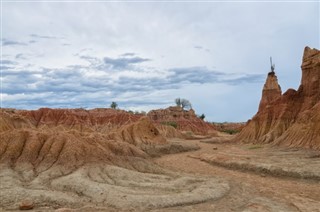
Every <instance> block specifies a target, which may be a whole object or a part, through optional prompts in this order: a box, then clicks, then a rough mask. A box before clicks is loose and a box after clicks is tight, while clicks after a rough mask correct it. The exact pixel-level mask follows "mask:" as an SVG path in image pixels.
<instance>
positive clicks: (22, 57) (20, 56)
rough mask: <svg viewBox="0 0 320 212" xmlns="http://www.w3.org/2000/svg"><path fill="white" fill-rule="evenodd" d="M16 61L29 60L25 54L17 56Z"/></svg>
mask: <svg viewBox="0 0 320 212" xmlns="http://www.w3.org/2000/svg"><path fill="white" fill-rule="evenodd" d="M15 59H21V60H25V59H27V58H26V57H25V55H24V54H22V53H19V54H16V56H15Z"/></svg>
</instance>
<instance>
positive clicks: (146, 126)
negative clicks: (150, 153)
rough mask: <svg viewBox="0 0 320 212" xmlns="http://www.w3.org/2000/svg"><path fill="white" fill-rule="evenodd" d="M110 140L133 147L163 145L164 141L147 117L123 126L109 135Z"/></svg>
mask: <svg viewBox="0 0 320 212" xmlns="http://www.w3.org/2000/svg"><path fill="white" fill-rule="evenodd" d="M110 138H112V139H115V140H119V141H125V142H128V143H131V144H134V145H136V146H137V145H142V144H165V143H167V141H166V139H165V138H164V137H163V136H162V135H161V134H160V132H159V130H158V129H157V128H156V127H155V126H154V124H153V123H152V122H151V120H150V119H149V118H148V117H142V118H140V120H139V121H137V122H134V123H132V124H129V125H124V126H123V127H121V128H120V129H118V130H116V132H114V133H112V134H111V135H110Z"/></svg>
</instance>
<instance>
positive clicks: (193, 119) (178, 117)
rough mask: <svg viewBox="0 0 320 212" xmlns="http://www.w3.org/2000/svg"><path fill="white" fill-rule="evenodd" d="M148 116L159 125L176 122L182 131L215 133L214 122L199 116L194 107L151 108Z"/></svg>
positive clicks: (201, 133)
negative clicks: (207, 121)
mask: <svg viewBox="0 0 320 212" xmlns="http://www.w3.org/2000/svg"><path fill="white" fill-rule="evenodd" d="M148 117H149V118H150V119H151V120H153V121H154V122H155V123H157V124H158V125H166V124H174V125H176V126H175V127H176V128H177V129H178V130H180V131H191V132H193V133H195V134H199V135H207V134H215V133H216V130H215V128H214V126H213V125H212V124H209V123H206V122H205V121H203V120H202V119H200V118H198V117H197V115H196V114H195V111H194V110H193V109H190V110H184V109H182V108H181V107H169V108H166V109H159V110H151V111H150V112H149V113H148Z"/></svg>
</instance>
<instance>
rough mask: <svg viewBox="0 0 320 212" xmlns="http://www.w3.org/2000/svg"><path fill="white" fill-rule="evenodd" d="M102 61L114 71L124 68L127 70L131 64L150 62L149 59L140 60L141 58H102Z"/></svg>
mask: <svg viewBox="0 0 320 212" xmlns="http://www.w3.org/2000/svg"><path fill="white" fill-rule="evenodd" d="M103 61H104V63H105V64H107V65H110V66H111V67H112V68H114V69H124V68H128V67H129V66H130V65H133V64H139V63H142V62H147V61H150V59H147V58H141V57H130V58H117V59H113V58H110V57H105V58H103Z"/></svg>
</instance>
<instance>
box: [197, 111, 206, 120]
mask: <svg viewBox="0 0 320 212" xmlns="http://www.w3.org/2000/svg"><path fill="white" fill-rule="evenodd" d="M198 117H199V118H200V119H202V120H204V119H205V118H206V115H204V114H203V113H202V114H201V115H200V116H198Z"/></svg>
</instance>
